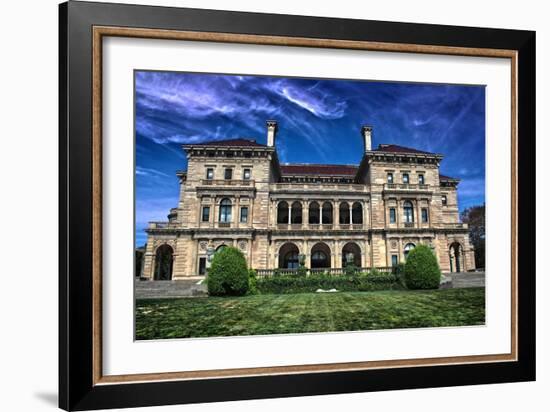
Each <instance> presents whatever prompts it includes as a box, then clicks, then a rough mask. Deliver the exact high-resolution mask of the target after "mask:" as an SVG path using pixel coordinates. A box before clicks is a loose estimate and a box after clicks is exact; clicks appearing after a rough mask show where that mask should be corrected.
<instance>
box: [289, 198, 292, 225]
mask: <svg viewBox="0 0 550 412" xmlns="http://www.w3.org/2000/svg"><path fill="white" fill-rule="evenodd" d="M291 216H292V204H291V203H290V202H289V203H288V224H289V225H290V224H291V223H292V220H291V218H290V217H291Z"/></svg>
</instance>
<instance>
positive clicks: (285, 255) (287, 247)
mask: <svg viewBox="0 0 550 412" xmlns="http://www.w3.org/2000/svg"><path fill="white" fill-rule="evenodd" d="M299 266H300V260H299V250H298V246H296V245H295V244H294V243H285V244H284V245H283V246H281V248H280V249H279V268H281V269H297V268H298V267H299Z"/></svg>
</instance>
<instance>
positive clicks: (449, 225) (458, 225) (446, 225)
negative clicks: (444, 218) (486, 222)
mask: <svg viewBox="0 0 550 412" xmlns="http://www.w3.org/2000/svg"><path fill="white" fill-rule="evenodd" d="M441 226H442V227H443V228H445V229H468V224H467V223H460V222H458V223H442V224H441Z"/></svg>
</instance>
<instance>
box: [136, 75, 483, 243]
mask: <svg viewBox="0 0 550 412" xmlns="http://www.w3.org/2000/svg"><path fill="white" fill-rule="evenodd" d="M135 93H136V96H135V97H136V117H135V121H136V125H135V127H136V245H143V244H144V243H145V241H146V234H145V233H144V232H143V229H144V228H145V227H146V225H147V222H148V221H154V220H161V221H163V220H166V215H167V214H168V211H169V209H170V208H171V207H175V206H176V205H177V201H178V180H177V178H176V175H175V172H176V170H185V169H186V168H187V162H186V158H185V154H184V152H183V150H182V149H181V145H182V144H186V143H198V142H203V141H208V140H223V139H231V138H237V137H246V138H252V139H256V141H258V142H259V143H265V140H266V126H265V121H266V120H267V119H275V120H277V122H278V126H279V130H278V133H277V138H276V146H277V152H278V154H279V159H280V160H281V162H292V163H294V162H300V163H334V164H357V163H359V161H360V160H361V155H362V152H363V142H362V138H361V135H360V129H361V126H362V125H363V124H369V125H372V126H373V147H377V146H378V144H380V143H391V144H398V145H403V146H408V147H413V148H416V149H420V150H426V151H430V152H436V153H441V154H443V155H444V156H445V158H444V159H443V162H442V164H441V173H443V174H446V175H449V176H453V177H458V178H460V179H461V183H460V185H459V191H458V194H459V206H460V209H461V210H463V209H464V208H466V207H468V206H472V205H477V204H481V203H483V202H485V88H484V86H461V85H436V84H418V83H392V82H367V81H357V80H324V79H323V80H321V79H301V78H286V77H264V76H238V75H218V74H193V73H174V72H148V71H136V72H135Z"/></svg>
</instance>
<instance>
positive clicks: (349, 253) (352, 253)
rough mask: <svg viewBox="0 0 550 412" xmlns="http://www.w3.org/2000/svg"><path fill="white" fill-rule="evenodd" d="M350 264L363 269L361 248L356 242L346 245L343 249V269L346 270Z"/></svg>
mask: <svg viewBox="0 0 550 412" xmlns="http://www.w3.org/2000/svg"><path fill="white" fill-rule="evenodd" d="M350 263H353V265H354V266H356V267H361V248H360V247H359V246H358V245H357V243H354V242H349V243H346V244H345V245H344V247H343V248H342V267H343V268H345V267H346V266H348V265H349V264H350Z"/></svg>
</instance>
